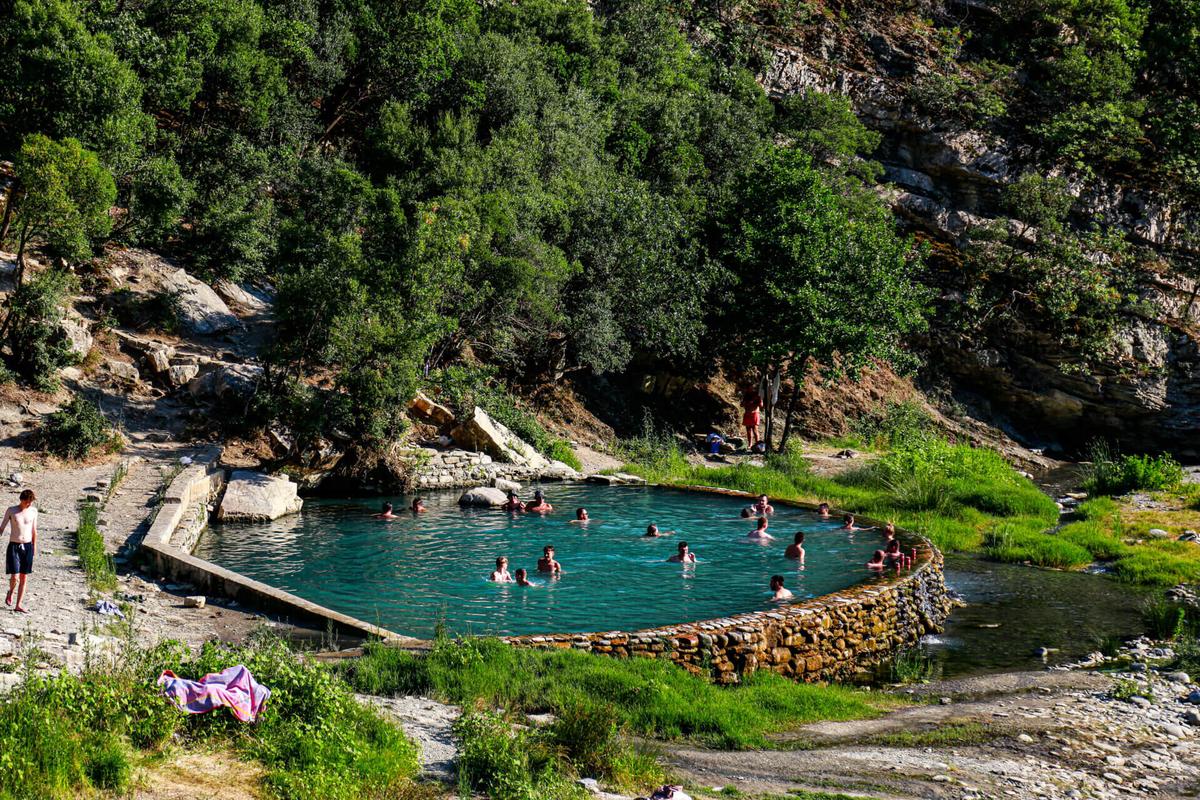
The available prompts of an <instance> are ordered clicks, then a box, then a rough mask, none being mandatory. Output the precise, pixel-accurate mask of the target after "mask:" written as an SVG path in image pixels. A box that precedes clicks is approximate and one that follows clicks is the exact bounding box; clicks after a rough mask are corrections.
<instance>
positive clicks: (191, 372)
mask: <svg viewBox="0 0 1200 800" xmlns="http://www.w3.org/2000/svg"><path fill="white" fill-rule="evenodd" d="M199 373H200V367H198V366H196V365H195V364H176V365H175V366H173V367H171V368H169V369H168V370H167V383H169V384H170V385H172V386H183V385H184V384H185V383H188V382H189V381H191V380H192V378H195V377H196V376H197V375H198V374H199Z"/></svg>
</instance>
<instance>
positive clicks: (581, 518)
mask: <svg viewBox="0 0 1200 800" xmlns="http://www.w3.org/2000/svg"><path fill="white" fill-rule="evenodd" d="M591 521H592V520H591V517H589V516H588V513H587V509H586V508H577V509H575V519H573V520H571V522H591Z"/></svg>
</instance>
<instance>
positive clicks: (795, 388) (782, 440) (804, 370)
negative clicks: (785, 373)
mask: <svg viewBox="0 0 1200 800" xmlns="http://www.w3.org/2000/svg"><path fill="white" fill-rule="evenodd" d="M807 374H808V357H807V356H805V358H804V360H803V361H801V362H800V371H799V372H797V373H796V374H795V375H793V376H792V395H791V397H789V398H788V406H787V414H785V415H784V418H783V433H782V434H780V436H779V452H780V453H782V452H784V451H785V450H786V449H787V443H788V437H789V436H791V435H792V415H793V414H794V413H795V411H796V400H797V399H798V398H799V397H800V386H801V385H802V384H803V383H804V376H805V375H807Z"/></svg>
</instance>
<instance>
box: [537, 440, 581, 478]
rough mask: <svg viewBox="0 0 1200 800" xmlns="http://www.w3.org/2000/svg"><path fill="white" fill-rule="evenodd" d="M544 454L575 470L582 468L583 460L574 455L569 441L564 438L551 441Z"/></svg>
mask: <svg viewBox="0 0 1200 800" xmlns="http://www.w3.org/2000/svg"><path fill="white" fill-rule="evenodd" d="M545 455H546V457H547V458H550V459H552V460H554V461H561V462H562V463H564V464H566V465H567V466H568V467H570V468H571V469H573V470H575V471H576V472H579V471H580V470H582V469H583V462H582V461H580V460H579V456H577V455H575V451H574V450H573V449H572V448H571V443H570V442H568V441H567V440H566V439H555V440H554V441H553V442H551V443H550V447H549V449H548V450H547V451H546V454H545Z"/></svg>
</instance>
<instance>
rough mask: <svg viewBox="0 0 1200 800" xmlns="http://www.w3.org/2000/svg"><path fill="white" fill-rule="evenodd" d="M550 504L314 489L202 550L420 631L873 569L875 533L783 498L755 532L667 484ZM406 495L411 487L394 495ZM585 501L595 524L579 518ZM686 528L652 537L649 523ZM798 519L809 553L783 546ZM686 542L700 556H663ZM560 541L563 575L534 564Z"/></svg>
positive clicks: (723, 597) (579, 614)
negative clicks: (470, 505)
mask: <svg viewBox="0 0 1200 800" xmlns="http://www.w3.org/2000/svg"><path fill="white" fill-rule="evenodd" d="M545 489H546V495H547V499H548V500H549V501H550V502H551V503H552V504H554V507H555V510H554V512H553V513H551V514H548V515H544V516H543V515H540V514H507V513H504V512H501V511H492V510H485V509H460V508H459V507H458V505H457V499H458V495H459V493H458V492H453V493H450V492H447V493H441V494H433V495H426V502H427V505H428V506H429V508H430V510H429V512H428V513H425V514H421V515H419V516H414V515H413V514H411V513H409V512H402V513H401V516H400V518H399V519H397V520H394V521H390V522H384V521H381V520H376V519H372V518H371V517H370V514H371V513H373V512H375V511H378V510H379V503H380V501H379V500H374V501H330V500H309V501H307V502H306V503H305V506H304V511H303V512H302V513H301V514H298V515H296V516H292V517H286V518H283V519H280V520H277V521H276V522H274V523H266V524H256V525H219V526H216V527H214V528H213V529H212V530H210V531H208V532H207V533H205V534H204V537H203V539H202V540H201V541H200V545H199V547H198V548H197V550H196V554H197V555H199V556H201V557H202V558H206V559H208V560H210V561H213V562H215V563H217V564H220V565H222V566H225V567H228V568H229V569H233V570H236V571H237V572H240V573H242V574H244V575H247V576H249V577H252V578H255V579H257V580H260V581H263V582H264V583H268V584H270V585H272V586H276V587H278V588H281V589H286V590H287V591H289V592H293V593H294V594H297V595H299V596H300V597H303V598H306V599H308V600H311V601H313V602H316V603H320V604H321V605H324V606H327V607H329V608H332V609H335V610H337V611H341V612H343V613H346V614H350V615H352V616H355V617H358V618H359V619H362V620H365V621H368V622H374V623H377V624H380V625H383V626H384V627H386V628H389V629H391V630H394V631H397V632H398V633H405V634H409V635H412V636H421V637H428V636H431V635H432V634H433V632H434V628H435V626H436V625H437V624H438V623H439V622H443V623H444V624H445V625H446V627H447V629H448V630H449V631H450V632H452V633H455V634H480V635H483V634H509V635H511V634H527V633H547V632H585V631H604V630H636V629H639V628H648V627H654V626H658V625H666V624H671V623H677V622H688V621H694V620H703V619H709V618H712V617H720V616H725V615H729V614H734V613H739V612H744V611H753V610H759V609H764V608H769V607H771V606H773V605H774V604H772V603H771V602H769V600H768V597H769V596H770V591H769V589H768V582H769V580H770V577H771V575H773V574H781V575H783V576H784V577H785V579H786V586H787V587H788V588H789V589H791V590H792V591H793V592H794V593H795V595H796V597H797V598H799V599H803V598H808V597H814V596H817V595H822V594H828V593H830V592H834V591H837V590H839V589H844V588H846V587H847V586H850V585H852V584H855V583H858V582H860V581H864V580H870V579H871V578H870V577H869V576H868V574H867V570H866V568H865V567H864V564H865V562H866V561H867V559H868V558H869V557H870V555H871V553H873V552H874V551H875V550H876V549H878V548H879V547H880V546H881V545H880V541H881V537H880V536H879V534H878V533H876V532H874V531H871V532H861V531H860V532H855V533H851V534H847V533H846V532H845V531H839V530H836V528H837V525H838V523H836V522H830V521H824V520H820V519H818V518H817V517H816V515H815V514H812V513H810V512H807V511H802V510H800V509H794V508H787V507H778V508H777V509H776V512H775V515H774V517H773V518H772V520H771V525H770V531H769V532H770V533H772V534H773V535H774V536H775V537H776V539H775V541H772V542H768V543H766V544H758V543H754V542H751V541H748V540H747V539H746V534H747V533H748V532H749V531H750V530H751V528H753V524H752V523H753V521H752V520H745V519H741V518H740V517H739V516H738V514H739V512H740V510H741V509H742V508H743V507H744V506H745V505H746V501H744V500H739V499H735V498H729V497H724V496H720V495H707V494H699V493H693V492H683V491H675V490H669V489H653V488H634V487H601V486H592V485H577V484H565V485H563V484H555V485H550V486H547V487H545ZM388 499H390V500H392V501H393V502H394V503H396V504H397V505H398V506H402V505H403V504H405V503H406V502H407V500H410V499H411V498H402V497H395V498H388ZM578 506H584V507H586V508H587V509H588V511H589V513H590V515H591V517H592V519H593V521H592V522H591V523H589V524H588V525H586V526H584V525H577V524H572V523H571V522H570V520H572V519H574V516H575V509H576V507H578ZM651 522H653V523H656V524H657V525H658V526H659V528H660V529H662V530H664V531H665V530H674V531H676V533H674V534H673V535H670V536H664V537H660V538H657V539H646V538H644V537H643V536H642V534H643V533H645V530H646V525H647V524H649V523H651ZM797 530H803V531H804V532H805V536H806V540H807V541H806V543H805V550H806V553H807V557H806V561H805V564H804V565H803V566H802V567H801V566H799V565H798V564H796V563H795V562H794V561H792V560H790V559H787V558H784V555H783V554H784V550H785V548H786V547H787V545H788V544H790V543H791V541H792V536H793V534H794V533H795V532H796V531H797ZM680 540H686V541H687V542H688V543H689V545H690V546H691V549H692V551H693V552H694V553H696V556H697V558H698V559H699V563H697V564H695V565H694V566H693V565H686V566H684V565H680V564H672V563H668V562H667V561H666V559H667V557H668V556H670V555H671V554H673V553H674V552H675V551H676V546H677V542H679V541H680ZM547 544H553V545H554V546H555V549H556V555H557V558H558V560H559V561H560V562H561V563H562V565H563V570H564V574H563V576H562V577H561V578H560V579H557V580H552V579H550V578H548V577H547V576H545V575H539V574H537V573H536V571H535V570H536V567H537V560H538V557H539V556H540V555H541V552H542V547H543V546H544V545H547ZM499 555H506V556H508V558H509V561H510V565H509V571H510V572H514V573H515V572H516V570H517V568H518V567H525V568H526V569H527V570H529V572H530V576H531V579H532V580H533V581H534V582H535V583H536V584H537V586H535V587H529V588H520V587H517V586H513V585H507V584H494V583H489V582H488V581H487V576H488V575H489V574H490V573H491V571H492V569H493V568H494V566H495V559H496V557H497V556H499Z"/></svg>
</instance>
